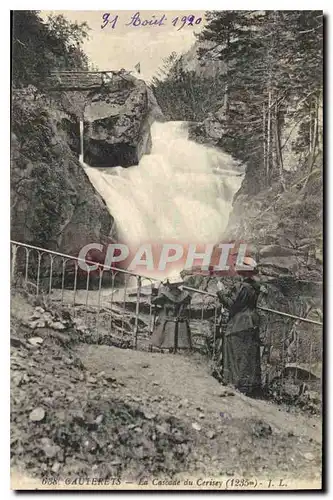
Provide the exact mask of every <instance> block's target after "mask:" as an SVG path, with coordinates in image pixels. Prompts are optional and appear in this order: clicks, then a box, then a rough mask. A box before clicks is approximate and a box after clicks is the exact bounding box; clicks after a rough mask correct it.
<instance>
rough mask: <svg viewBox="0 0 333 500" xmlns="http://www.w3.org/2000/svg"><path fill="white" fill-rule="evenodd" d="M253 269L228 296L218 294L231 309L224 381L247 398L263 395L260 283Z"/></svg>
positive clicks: (224, 361) (226, 343) (226, 339)
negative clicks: (248, 396) (258, 307)
mask: <svg viewBox="0 0 333 500" xmlns="http://www.w3.org/2000/svg"><path fill="white" fill-rule="evenodd" d="M256 275H257V272H256V270H255V269H254V270H253V271H252V272H251V273H249V272H248V274H247V276H246V277H245V278H244V279H243V281H242V282H241V283H237V284H236V286H235V288H234V290H233V291H232V293H231V294H230V296H227V295H226V294H225V293H224V292H223V291H222V290H219V291H218V292H217V295H218V298H219V300H220V302H221V304H222V305H223V306H225V307H226V308H227V309H228V310H229V320H228V323H227V326H226V330H225V335H224V346H223V382H224V383H226V384H232V385H234V386H235V387H236V388H237V389H238V390H239V391H241V392H243V393H244V394H247V395H253V396H255V395H259V394H260V393H261V364H260V345H261V342H260V337H259V314H258V312H257V310H256V307H257V301H258V296H259V293H260V288H261V287H260V284H259V282H258V279H257V276H256Z"/></svg>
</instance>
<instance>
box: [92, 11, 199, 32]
mask: <svg viewBox="0 0 333 500" xmlns="http://www.w3.org/2000/svg"><path fill="white" fill-rule="evenodd" d="M102 20H103V24H102V25H101V28H102V29H104V28H105V27H106V26H107V25H109V27H111V29H115V28H116V26H117V23H118V21H119V15H118V14H116V15H112V14H111V13H110V12H105V13H104V14H103V15H102ZM167 21H168V18H167V17H166V15H165V14H163V15H162V16H158V17H156V16H155V15H154V16H152V17H151V19H143V18H142V17H141V15H140V12H136V13H135V14H133V15H132V16H131V18H130V19H129V20H128V22H127V23H125V26H133V27H141V26H166V24H167ZM201 21H202V18H201V17H195V16H194V15H193V14H190V15H189V16H182V17H180V16H177V17H174V18H173V19H171V24H172V25H173V26H174V27H175V28H178V29H177V31H179V30H181V29H182V28H184V26H194V25H198V24H200V23H201Z"/></svg>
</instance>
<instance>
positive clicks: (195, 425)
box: [192, 422, 201, 431]
mask: <svg viewBox="0 0 333 500" xmlns="http://www.w3.org/2000/svg"><path fill="white" fill-rule="evenodd" d="M192 429H194V430H196V431H201V426H200V425H199V424H197V423H196V422H193V423H192Z"/></svg>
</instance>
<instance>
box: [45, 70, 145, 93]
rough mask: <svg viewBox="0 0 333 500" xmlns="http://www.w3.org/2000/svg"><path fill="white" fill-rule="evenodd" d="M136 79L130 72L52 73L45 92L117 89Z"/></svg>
mask: <svg viewBox="0 0 333 500" xmlns="http://www.w3.org/2000/svg"><path fill="white" fill-rule="evenodd" d="M136 80H137V79H136V78H135V77H134V76H132V74H131V72H130V71H127V70H124V69H121V70H119V71H114V70H108V71H54V72H52V73H50V74H49V76H47V78H46V80H45V90H47V91H56V92H59V91H67V92H68V91H89V90H94V89H99V88H101V87H103V86H108V85H112V87H113V86H115V87H117V86H120V85H123V84H124V82H126V81H127V82H132V83H133V82H135V81H136Z"/></svg>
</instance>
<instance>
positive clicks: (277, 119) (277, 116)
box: [274, 101, 286, 190]
mask: <svg viewBox="0 0 333 500" xmlns="http://www.w3.org/2000/svg"><path fill="white" fill-rule="evenodd" d="M274 132H275V149H276V158H277V163H278V167H279V179H280V182H281V186H282V188H283V190H285V189H286V187H285V183H284V175H283V157H282V150H281V130H280V109H279V103H278V101H276V103H275V127H274Z"/></svg>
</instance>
